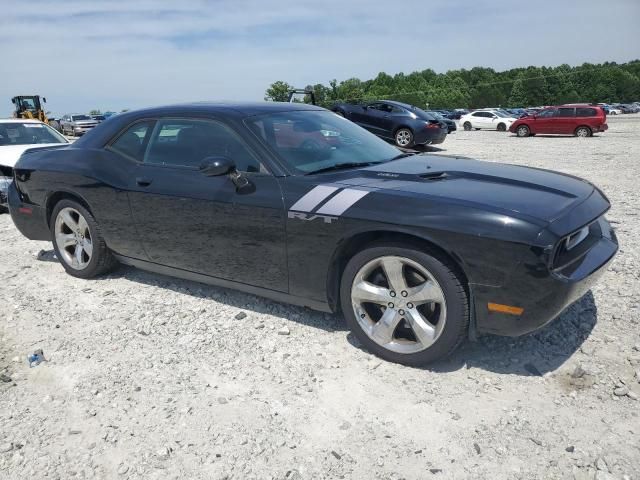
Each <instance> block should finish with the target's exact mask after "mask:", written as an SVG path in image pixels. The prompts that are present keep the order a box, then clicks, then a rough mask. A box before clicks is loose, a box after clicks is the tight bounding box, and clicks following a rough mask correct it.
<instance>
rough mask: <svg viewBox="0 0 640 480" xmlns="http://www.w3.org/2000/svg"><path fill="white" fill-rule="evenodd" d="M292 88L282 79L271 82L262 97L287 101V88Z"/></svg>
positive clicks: (276, 100) (272, 100)
mask: <svg viewBox="0 0 640 480" xmlns="http://www.w3.org/2000/svg"><path fill="white" fill-rule="evenodd" d="M291 89H293V87H292V86H291V85H289V84H288V83H287V82H283V81H282V80H278V81H277V82H273V83H272V84H271V86H270V87H269V88H267V91H266V92H265V93H264V99H265V100H267V101H271V102H288V101H289V90H291Z"/></svg>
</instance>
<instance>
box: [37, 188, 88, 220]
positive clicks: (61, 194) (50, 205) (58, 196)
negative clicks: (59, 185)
mask: <svg viewBox="0 0 640 480" xmlns="http://www.w3.org/2000/svg"><path fill="white" fill-rule="evenodd" d="M65 199H67V200H73V201H76V202H78V203H79V204H80V205H82V206H83V207H84V208H86V209H87V210H88V211H89V213H91V215H93V211H92V210H91V206H90V205H89V202H87V201H86V200H85V199H84V198H83V197H82V196H81V195H78V193H76V192H70V191H68V190H57V191H55V192H49V194H48V195H47V199H46V201H45V211H46V220H47V226H49V225H50V224H51V214H52V213H53V209H54V208H55V206H56V205H57V204H58V203H59V202H60V201H61V200H65Z"/></svg>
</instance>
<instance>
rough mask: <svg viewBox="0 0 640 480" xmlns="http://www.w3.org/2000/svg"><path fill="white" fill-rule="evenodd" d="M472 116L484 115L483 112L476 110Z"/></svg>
mask: <svg viewBox="0 0 640 480" xmlns="http://www.w3.org/2000/svg"><path fill="white" fill-rule="evenodd" d="M471 116H472V117H481V116H482V112H475V113H473V114H472V115H471Z"/></svg>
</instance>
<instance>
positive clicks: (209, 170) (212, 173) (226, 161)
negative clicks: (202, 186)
mask: <svg viewBox="0 0 640 480" xmlns="http://www.w3.org/2000/svg"><path fill="white" fill-rule="evenodd" d="M235 168H236V165H235V163H234V162H233V160H231V159H230V158H228V157H222V156H220V157H207V158H205V159H204V160H203V161H202V163H201V164H200V173H202V174H203V175H206V176H207V177H218V176H220V175H226V174H227V173H230V172H232V171H234V170H235Z"/></svg>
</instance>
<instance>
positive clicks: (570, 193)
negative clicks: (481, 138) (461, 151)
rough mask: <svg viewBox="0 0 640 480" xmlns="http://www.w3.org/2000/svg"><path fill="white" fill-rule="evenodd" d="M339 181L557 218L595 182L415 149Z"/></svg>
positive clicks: (516, 213)
mask: <svg viewBox="0 0 640 480" xmlns="http://www.w3.org/2000/svg"><path fill="white" fill-rule="evenodd" d="M342 173H343V174H346V173H348V174H349V175H351V177H350V178H342V179H340V180H338V181H337V182H335V183H339V184H343V185H349V186H352V187H363V188H365V189H367V190H369V189H371V190H376V191H384V192H388V193H398V194H401V195H407V194H414V195H420V196H424V197H425V198H438V199H440V200H442V201H445V202H446V201H448V202H451V203H457V204H465V205H468V206H470V207H474V208H481V209H490V210H493V211H500V212H503V213H509V214H512V215H514V216H518V217H523V218H526V217H528V218H529V219H534V218H535V219H538V220H540V221H543V222H552V221H554V220H555V219H557V218H558V217H560V216H561V215H562V214H563V212H565V211H567V210H568V209H570V208H572V207H574V206H575V205H577V204H579V203H581V202H583V201H584V200H586V199H587V198H588V197H589V196H590V195H591V194H592V193H593V191H594V189H595V187H594V186H593V185H591V184H590V183H588V182H587V181H585V180H582V179H580V178H577V177H572V176H569V175H564V174H561V173H556V172H552V171H549V170H541V169H536V168H528V167H520V166H516V165H507V164H502V163H493V162H485V161H479V160H471V159H466V158H454V157H445V156H442V155H414V156H411V157H407V158H403V159H398V160H394V161H391V162H388V163H384V164H381V165H375V166H371V167H366V168H363V169H359V170H351V171H348V172H342Z"/></svg>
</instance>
